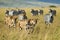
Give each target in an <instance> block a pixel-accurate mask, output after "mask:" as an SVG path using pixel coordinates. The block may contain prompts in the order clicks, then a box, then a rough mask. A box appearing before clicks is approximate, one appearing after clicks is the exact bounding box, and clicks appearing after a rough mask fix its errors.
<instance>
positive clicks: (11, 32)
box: [0, 7, 60, 40]
mask: <svg viewBox="0 0 60 40" xmlns="http://www.w3.org/2000/svg"><path fill="white" fill-rule="evenodd" d="M6 9H9V10H11V9H12V8H0V40H60V7H58V8H52V9H56V10H57V16H56V17H54V22H53V24H51V26H50V27H47V28H46V25H45V24H44V20H43V17H44V15H45V14H46V13H48V9H49V8H48V7H45V8H34V9H38V10H39V9H43V10H44V15H39V16H32V15H31V13H30V10H31V9H32V8H20V9H24V10H26V13H27V16H28V18H39V20H38V23H37V25H36V27H35V28H34V32H33V33H31V34H27V32H26V31H25V30H21V31H19V29H18V28H13V27H12V28H10V29H9V27H7V26H6V25H5V24H4V17H5V16H4V13H5V10H6ZM14 9H15V8H14Z"/></svg>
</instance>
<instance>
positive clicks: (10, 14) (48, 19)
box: [5, 9, 56, 30]
mask: <svg viewBox="0 0 60 40" xmlns="http://www.w3.org/2000/svg"><path fill="white" fill-rule="evenodd" d="M49 10H50V11H49V13H48V14H45V16H44V21H45V24H49V25H50V24H51V23H53V20H54V16H56V10H52V9H49ZM38 13H40V14H41V15H43V13H44V11H43V10H40V11H38V10H34V9H32V10H31V14H32V16H36V15H38ZM37 20H38V19H28V17H27V16H26V12H25V10H20V9H18V11H17V10H14V9H12V10H6V12H5V24H7V25H8V26H9V28H11V27H14V28H15V27H16V26H17V27H19V29H20V30H22V29H26V30H27V29H34V26H35V25H36V24H37V22H38V21H37Z"/></svg>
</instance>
